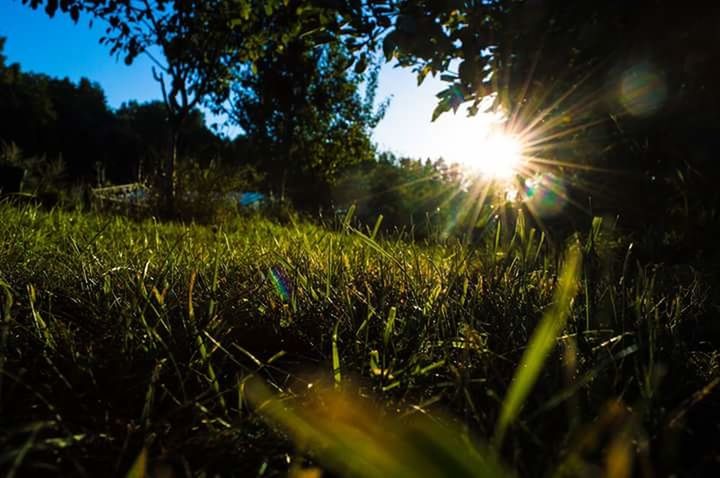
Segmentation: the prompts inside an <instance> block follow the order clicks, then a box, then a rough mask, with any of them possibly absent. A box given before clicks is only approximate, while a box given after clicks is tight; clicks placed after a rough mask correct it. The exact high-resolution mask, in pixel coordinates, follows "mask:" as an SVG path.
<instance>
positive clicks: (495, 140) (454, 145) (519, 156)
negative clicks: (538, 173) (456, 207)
mask: <svg viewBox="0 0 720 478" xmlns="http://www.w3.org/2000/svg"><path fill="white" fill-rule="evenodd" d="M505 126H506V124H505V121H504V120H503V119H502V118H501V117H499V116H498V115H491V114H485V115H478V116H476V117H463V116H460V115H458V116H454V115H447V116H446V117H442V116H441V117H440V118H439V119H438V121H437V122H436V123H434V133H435V138H436V142H437V143H438V144H437V147H438V149H440V150H441V151H442V156H443V157H444V158H446V159H447V160H448V161H449V162H451V163H457V164H459V165H460V166H461V167H462V168H463V169H464V170H465V171H466V173H469V174H470V175H473V176H477V177H479V178H481V179H487V180H491V181H507V180H510V179H513V178H514V177H515V176H516V175H517V174H518V173H519V172H520V169H522V168H523V166H524V161H523V142H522V140H521V139H520V138H519V136H517V135H513V134H512V133H511V132H509V131H507V130H506V128H505Z"/></svg>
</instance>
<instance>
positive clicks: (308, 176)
mask: <svg viewBox="0 0 720 478" xmlns="http://www.w3.org/2000/svg"><path fill="white" fill-rule="evenodd" d="M275 49H276V46H275V45H272V44H270V45H268V50H269V52H268V54H267V55H266V56H265V57H263V58H260V59H258V61H256V63H255V68H254V69H249V68H248V69H245V70H244V71H243V72H242V74H241V75H240V78H239V81H238V83H237V84H236V86H235V87H234V94H233V97H232V98H231V102H232V106H231V107H232V112H231V117H232V118H234V119H235V120H236V121H237V123H238V125H239V126H241V127H242V128H243V130H244V131H245V132H246V134H247V139H248V141H249V142H250V144H251V145H252V147H253V149H254V156H255V157H256V158H257V159H256V161H257V162H258V164H259V167H261V168H263V170H264V171H265V172H266V174H267V178H268V180H269V184H268V187H269V188H270V189H271V190H274V191H275V192H276V194H277V195H278V196H284V195H285V193H286V192H287V194H288V196H289V197H290V198H291V199H292V200H293V202H294V203H295V204H296V205H298V206H300V207H301V208H307V209H310V208H311V207H315V206H317V205H325V206H327V205H329V203H330V197H329V196H330V188H331V187H332V186H333V184H334V183H335V182H336V180H337V178H338V177H339V176H340V175H341V174H342V172H343V171H345V170H348V169H349V168H351V167H352V166H353V165H356V164H360V163H366V162H369V161H372V160H373V159H374V155H375V150H374V146H373V144H372V140H371V137H370V134H371V131H372V129H373V128H374V127H375V126H376V125H377V123H378V122H379V121H380V119H381V118H382V117H383V115H384V108H385V105H381V106H380V107H379V109H377V110H376V107H375V104H374V99H375V96H374V94H375V89H376V88H377V70H374V71H372V72H371V74H370V75H369V76H365V75H360V74H353V73H351V72H348V71H347V66H348V63H351V62H352V60H351V58H350V56H349V55H348V52H347V51H346V50H345V49H344V48H342V47H340V46H338V45H328V46H324V47H318V48H314V49H313V48H312V45H311V44H309V43H307V42H295V43H292V44H291V45H289V46H288V47H286V48H285V49H284V50H283V51H282V52H281V53H275V52H274V50H275ZM363 82H364V89H365V98H362V97H361V96H360V93H359V89H360V86H361V84H362V83H363Z"/></svg>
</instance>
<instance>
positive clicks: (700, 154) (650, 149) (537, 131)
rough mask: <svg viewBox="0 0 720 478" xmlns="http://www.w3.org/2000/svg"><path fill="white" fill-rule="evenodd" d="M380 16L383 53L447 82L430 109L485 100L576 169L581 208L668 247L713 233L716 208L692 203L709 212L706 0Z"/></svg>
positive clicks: (525, 5) (472, 7) (474, 105)
mask: <svg viewBox="0 0 720 478" xmlns="http://www.w3.org/2000/svg"><path fill="white" fill-rule="evenodd" d="M391 18H392V20H393V24H392V28H390V29H389V32H388V33H387V35H386V36H385V37H384V41H383V48H384V51H385V55H386V58H388V60H389V59H391V58H394V59H396V60H397V61H398V62H399V64H400V65H402V66H406V67H412V68H413V69H414V71H415V72H416V73H417V77H418V82H422V81H423V79H424V78H425V77H426V76H427V75H428V74H432V75H437V74H439V75H440V77H441V79H443V80H444V81H446V82H448V87H447V88H446V89H445V90H443V91H441V92H439V93H438V97H439V104H438V107H437V109H436V111H435V114H434V117H436V116H437V115H438V114H441V113H443V112H445V111H449V110H457V109H458V108H460V106H461V105H463V104H465V103H466V102H467V104H468V105H469V106H468V113H469V114H475V113H477V112H478V111H479V110H482V109H484V108H490V107H493V105H494V106H495V107H498V108H500V109H501V110H504V111H505V112H507V114H508V117H509V119H510V120H511V127H512V128H514V129H515V130H516V131H520V132H523V133H526V134H527V135H528V136H529V137H530V138H531V140H532V141H533V143H532V147H531V150H532V155H533V156H536V157H540V158H542V159H543V160H547V161H549V163H550V165H547V164H544V163H541V164H538V167H539V168H544V169H547V168H548V167H550V168H553V167H554V168H555V169H560V170H561V171H562V172H563V174H565V175H566V174H567V173H568V172H569V171H573V170H575V171H576V174H574V176H575V182H576V184H575V186H576V190H575V193H574V194H573V196H574V199H575V201H576V202H578V203H579V204H583V205H584V204H588V197H591V199H592V208H593V209H594V210H596V211H601V212H603V211H612V212H620V213H621V217H622V222H623V224H624V225H625V226H626V227H629V228H633V227H635V226H636V225H642V224H645V223H647V222H652V223H654V224H656V225H657V226H658V227H659V229H660V230H662V231H663V232H661V233H660V236H663V235H674V236H675V238H676V239H675V240H671V241H669V242H670V244H671V245H673V246H678V247H680V248H682V244H683V243H685V244H687V243H693V244H695V246H692V247H693V248H697V247H698V245H700V244H703V241H707V240H708V239H707V238H709V237H711V236H712V234H709V235H703V234H702V233H700V232H699V231H700V230H701V229H705V230H707V229H712V230H713V231H715V230H717V228H718V222H717V216H712V217H709V216H708V215H707V214H705V212H706V211H711V210H716V209H717V201H718V198H717V195H716V194H715V193H714V190H715V188H714V187H713V185H714V184H716V183H717V181H718V179H720V169H718V168H717V167H716V162H715V161H713V159H712V158H713V157H714V153H712V152H713V151H715V150H716V149H717V141H716V135H714V134H712V133H711V132H710V131H712V130H713V129H716V128H717V118H716V115H715V114H714V110H715V106H714V105H716V104H717V103H718V92H717V89H716V88H713V87H712V86H711V85H713V84H714V78H715V77H716V76H717V64H718V60H719V59H720V58H719V57H718V50H717V48H715V44H716V40H717V39H716V32H717V29H716V25H717V22H718V11H717V10H716V9H708V8H706V7H705V6H704V4H702V3H701V2H691V3H690V4H677V3H663V4H662V5H660V4H658V3H657V2H654V1H651V0H648V1H639V2H633V4H632V5H629V4H627V2H620V1H604V2H574V3H572V4H568V2H565V1H555V0H543V1H510V0H508V1H497V2H458V1H444V2H429V1H420V2H418V1H404V0H401V1H398V2H395V4H394V9H393V15H391ZM490 98H493V101H487V100H488V99H490ZM669 131H672V134H668V132H669ZM630 158H631V159H630ZM688 203H692V204H693V207H688V206H687V205H688ZM641 227H642V226H641ZM679 238H682V239H679ZM678 239H679V240H678ZM666 245H667V244H666ZM701 247H702V246H701Z"/></svg>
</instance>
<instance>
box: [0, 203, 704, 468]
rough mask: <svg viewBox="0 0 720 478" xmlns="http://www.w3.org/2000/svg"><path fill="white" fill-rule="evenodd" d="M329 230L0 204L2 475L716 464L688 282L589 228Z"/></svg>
mask: <svg viewBox="0 0 720 478" xmlns="http://www.w3.org/2000/svg"><path fill="white" fill-rule="evenodd" d="M351 218H352V212H349V214H348V216H347V217H346V219H345V220H344V221H342V223H341V224H340V227H338V228H337V230H329V229H323V228H319V227H316V226H313V225H310V224H307V223H304V222H299V221H296V222H294V223H290V224H289V225H286V226H279V225H276V224H274V223H272V222H269V221H267V220H265V219H263V218H261V217H251V218H244V219H239V220H237V221H234V222H227V223H225V224H224V225H223V226H222V227H220V228H208V227H201V226H194V225H181V224H159V223H156V222H153V221H145V222H136V221H130V220H127V219H122V218H118V217H109V216H101V215H87V214H81V213H68V212H63V211H60V210H54V211H50V212H43V211H40V210H38V209H36V208H30V207H28V208H13V207H10V206H8V205H0V222H1V223H2V225H3V232H2V234H1V235H0V289H2V299H3V303H2V307H0V310H2V322H1V324H2V329H0V368H1V369H0V370H1V373H0V420H1V423H0V449H2V452H1V453H0V468H2V469H3V470H6V473H7V474H11V475H13V474H14V475H15V476H21V475H38V474H48V475H55V474H63V475H75V476H97V475H105V476H107V475H110V476H112V475H120V476H122V475H125V474H126V473H128V472H131V474H132V476H144V475H143V473H146V472H147V473H150V474H151V475H153V476H156V475H157V476H211V475H213V474H221V475H223V476H225V475H227V476H274V475H277V474H285V473H288V472H290V473H292V474H296V475H298V476H302V475H303V474H306V475H307V476H312V475H309V473H315V474H317V473H320V472H321V470H330V471H332V472H334V473H336V474H340V475H348V476H438V475H443V474H444V475H446V476H468V475H473V476H474V475H480V476H482V475H483V474H484V475H486V476H499V475H503V474H505V475H511V474H515V473H516V474H519V475H527V474H532V475H538V474H548V473H555V474H570V475H573V474H574V475H587V474H590V473H597V472H598V471H600V472H603V473H605V474H611V475H613V476H621V475H623V474H625V475H632V474H641V473H645V472H648V470H650V471H649V472H652V473H657V474H666V473H675V474H678V475H693V474H698V473H699V472H701V471H705V470H706V469H709V468H710V467H712V466H714V465H716V463H717V462H716V461H714V460H716V459H717V457H718V446H717V442H706V441H701V440H698V439H697V438H696V437H698V436H700V434H702V433H706V432H712V431H713V430H714V428H713V425H712V423H714V422H713V421H712V419H713V418H715V417H717V416H718V407H717V399H716V398H715V397H714V395H713V394H714V392H715V387H716V386H717V383H718V382H717V375H718V366H717V363H718V353H717V349H716V348H715V349H713V348H712V346H709V345H708V341H711V340H713V339H714V337H708V336H701V335H700V334H699V332H698V331H700V330H711V329H708V328H707V327H706V324H707V321H708V320H711V317H712V315H711V311H712V308H711V304H710V303H709V301H708V295H709V294H711V292H712V291H710V290H709V289H708V288H707V287H706V286H705V285H704V282H703V281H702V280H701V279H702V278H701V277H700V275H699V274H695V273H691V274H689V275H687V277H685V278H676V277H675V276H673V275H671V274H670V273H669V272H668V271H669V270H670V269H669V268H664V267H663V266H660V265H649V264H641V263H639V262H637V261H636V260H635V259H634V257H633V252H632V249H631V248H630V244H628V243H626V242H625V241H624V239H623V237H622V236H621V235H619V234H618V233H617V231H614V229H613V227H612V225H609V224H608V223H607V222H603V221H601V220H599V219H598V220H597V221H594V222H593V227H592V229H591V230H590V231H580V234H578V235H576V236H574V237H573V238H571V239H570V240H569V241H568V242H567V243H563V242H562V241H558V240H557V238H554V239H555V240H554V241H548V240H547V238H546V237H545V235H544V234H542V233H539V232H537V231H534V230H530V229H528V228H527V227H526V226H525V223H524V222H523V221H518V222H517V223H516V225H515V228H514V230H508V231H502V230H499V229H497V227H498V226H496V225H495V224H496V223H493V222H490V223H488V224H487V225H486V226H485V227H487V228H490V230H489V231H488V233H486V234H483V235H482V237H485V238H486V239H485V241H486V243H482V244H475V245H467V244H463V243H461V242H460V241H455V240H447V241H443V242H438V243H435V244H414V243H410V242H406V241H403V240H402V239H399V238H393V237H379V236H378V230H379V227H378V226H376V227H375V228H373V230H371V231H370V230H369V231H367V233H366V232H363V231H360V230H357V229H355V228H353V227H352V220H351ZM379 221H380V220H379ZM553 244H558V245H557V246H553ZM711 343H712V342H711ZM715 432H716V430H715ZM694 437H695V438H694ZM163 473H165V474H164V475H163Z"/></svg>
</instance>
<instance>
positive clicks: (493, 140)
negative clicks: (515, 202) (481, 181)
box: [468, 132, 522, 179]
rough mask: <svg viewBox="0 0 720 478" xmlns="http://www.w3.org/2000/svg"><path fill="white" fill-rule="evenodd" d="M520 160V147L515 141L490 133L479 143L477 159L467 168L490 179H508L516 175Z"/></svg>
mask: <svg viewBox="0 0 720 478" xmlns="http://www.w3.org/2000/svg"><path fill="white" fill-rule="evenodd" d="M521 158H522V146H521V145H520V142H519V141H518V140H517V139H515V138H513V137H512V136H510V135H507V134H505V133H500V132H492V133H490V134H489V135H488V136H487V137H486V138H484V140H483V141H481V142H480V144H479V145H478V150H477V157H476V159H475V160H474V161H472V162H471V163H470V164H468V166H469V167H471V168H474V169H477V170H478V172H480V174H482V175H483V176H487V177H489V178H492V179H510V178H512V177H513V176H514V175H515V174H517V172H518V167H519V166H520V160H521Z"/></svg>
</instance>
